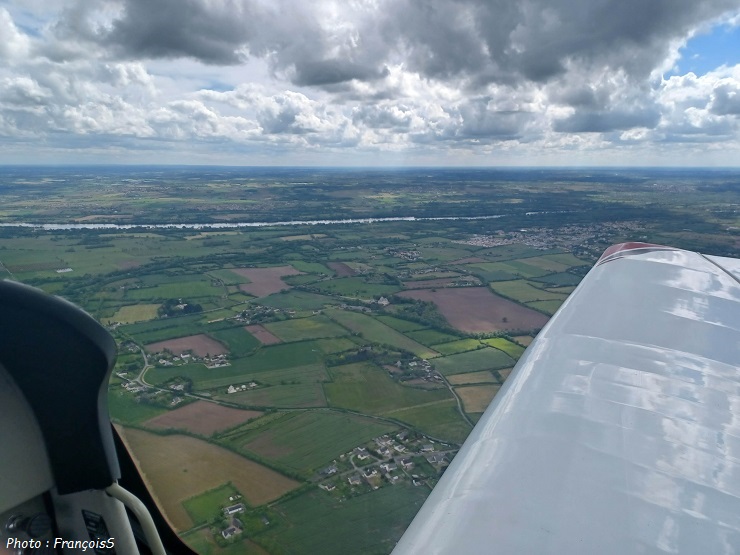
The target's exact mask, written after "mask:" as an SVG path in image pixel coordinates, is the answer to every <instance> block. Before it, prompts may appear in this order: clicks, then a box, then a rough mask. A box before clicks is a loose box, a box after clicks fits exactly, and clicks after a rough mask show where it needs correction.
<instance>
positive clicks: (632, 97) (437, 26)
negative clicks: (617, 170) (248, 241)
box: [0, 0, 740, 156]
mask: <svg viewBox="0 0 740 555" xmlns="http://www.w3.org/2000/svg"><path fill="white" fill-rule="evenodd" d="M55 10H56V11H49V10H48V9H47V8H46V5H45V4H44V3H42V2H39V1H37V0H9V3H8V4H7V7H2V8H0V36H2V40H0V62H1V63H0V134H3V135H4V136H5V137H13V136H18V137H19V136H44V137H47V138H48V140H55V141H61V142H63V141H64V140H65V137H67V138H69V137H76V138H77V139H79V138H80V137H90V138H92V137H94V136H97V137H105V140H112V139H111V137H122V138H125V141H127V142H125V143H120V144H126V145H131V144H138V145H139V148H143V146H142V145H143V144H144V143H135V141H144V142H145V141H148V140H157V141H172V144H175V143H178V142H179V144H183V145H184V144H185V142H186V141H193V142H197V143H199V144H204V145H211V144H215V143H216V142H218V143H219V144H220V145H223V144H226V143H229V144H233V145H237V146H238V147H239V148H242V147H243V148H247V146H249V148H252V149H259V148H260V146H261V145H263V146H264V145H266V146H269V145H273V146H274V145H282V147H284V148H285V149H288V150H289V149H290V148H293V149H294V151H293V152H299V150H300V149H303V148H308V149H318V150H321V149H327V150H331V149H334V150H335V151H337V152H339V151H341V150H342V149H350V148H353V149H357V150H358V151H362V152H375V151H379V150H388V149H391V150H398V151H402V150H403V149H408V151H409V152H419V151H421V150H422V149H426V150H427V151H428V152H432V151H436V152H438V153H441V155H442V156H445V155H446V154H445V152H446V151H448V150H449V149H453V148H454V149H462V151H465V152H479V153H491V152H495V151H496V149H501V150H504V149H507V150H510V149H514V148H520V149H521V151H522V152H526V153H531V154H537V153H538V152H539V151H542V150H543V149H562V150H564V151H572V152H575V151H579V150H580V151H590V152H599V151H601V152H604V151H606V150H608V149H610V148H621V149H622V151H621V152H627V150H625V149H626V147H627V146H629V145H634V148H635V149H639V148H640V146H641V145H642V146H644V145H648V146H650V145H657V144H660V143H667V142H684V143H688V142H697V143H698V142H702V141H723V142H724V143H725V144H731V145H733V146H732V148H737V145H738V142H739V141H740V139H739V136H738V126H739V125H740V118H738V117H737V116H738V114H740V73H739V72H740V65H738V66H734V67H724V68H718V69H716V70H715V71H712V72H708V73H707V74H705V75H701V76H697V75H694V74H686V75H673V76H671V77H669V78H666V79H662V78H661V74H662V73H661V72H663V71H665V70H666V69H667V68H669V67H670V66H671V64H674V63H675V61H676V60H677V59H678V56H679V55H680V54H679V47H680V46H681V44H682V43H683V42H685V41H686V40H687V39H688V37H690V36H691V35H692V33H695V32H697V29H700V28H701V29H708V28H711V26H712V24H713V23H712V22H716V21H720V20H721V21H722V22H723V24H725V25H737V24H739V23H738V21H740V19H738V17H740V16H739V15H738V13H740V12H738V11H737V2H736V0H706V1H704V2H695V1H689V0H671V1H663V0H658V1H655V2H643V1H641V0H623V1H619V2H618V1H616V0H605V1H598V2H595V1H593V0H522V1H520V2H511V1H509V0H322V1H320V2H295V1H294V0H160V1H157V2H149V1H146V0H79V1H76V2H73V3H72V2H70V3H66V4H63V7H62V8H55ZM732 10H734V11H732ZM80 140H81V139H80ZM70 141H71V140H70ZM91 142H92V139H91ZM76 144H80V143H79V141H78V142H77V143H76ZM160 144H161V143H160ZM168 144H169V143H168ZM204 148H205V147H204ZM637 151H638V150H635V152H637ZM284 152H287V150H285V151H284Z"/></svg>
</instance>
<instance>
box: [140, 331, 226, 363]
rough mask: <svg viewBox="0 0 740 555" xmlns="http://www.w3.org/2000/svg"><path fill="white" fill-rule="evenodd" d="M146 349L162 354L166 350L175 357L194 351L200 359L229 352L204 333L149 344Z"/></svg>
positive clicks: (221, 344)
mask: <svg viewBox="0 0 740 555" xmlns="http://www.w3.org/2000/svg"><path fill="white" fill-rule="evenodd" d="M145 348H146V350H147V351H149V352H150V353H161V352H162V351H164V350H165V349H166V350H168V351H169V352H171V353H173V354H175V355H181V354H182V353H185V352H187V351H192V352H193V353H195V354H196V355H198V356H199V357H204V356H206V355H211V356H213V355H224V354H227V353H228V352H229V350H228V349H227V348H226V346H225V345H224V344H223V343H219V342H218V341H216V340H215V339H213V338H211V337H208V336H207V335H205V334H203V333H199V334H198V335H188V336H187V337H178V338H177V339H168V340H167V341H157V342H156V343H149V345H145Z"/></svg>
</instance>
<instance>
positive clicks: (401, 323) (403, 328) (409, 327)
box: [377, 315, 426, 332]
mask: <svg viewBox="0 0 740 555" xmlns="http://www.w3.org/2000/svg"><path fill="white" fill-rule="evenodd" d="M377 319H378V320H380V321H381V322H383V323H384V324H385V325H387V326H390V327H392V328H393V329H394V330H397V331H400V332H407V331H414V330H423V329H425V328H426V326H425V325H424V324H419V323H418V322H412V321H411V320H403V319H402V318H396V317H394V316H385V315H383V316H378V317H377Z"/></svg>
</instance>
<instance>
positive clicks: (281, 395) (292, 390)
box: [216, 379, 326, 409]
mask: <svg viewBox="0 0 740 555" xmlns="http://www.w3.org/2000/svg"><path fill="white" fill-rule="evenodd" d="M244 381H246V380H244ZM288 381H289V380H287V379H285V380H283V382H286V383H283V384H279V385H272V386H270V387H260V388H258V389H254V390H251V391H244V392H241V393H233V394H231V395H223V394H220V395H217V397H216V398H218V399H221V400H223V401H228V402H230V403H236V404H237V405H241V406H244V407H249V408H253V407H254V408H260V409H261V408H269V407H278V408H307V407H325V406H326V400H325V399H324V390H323V389H322V387H321V384H320V383H318V382H316V381H313V382H311V383H297V384H292V383H287V382H288Z"/></svg>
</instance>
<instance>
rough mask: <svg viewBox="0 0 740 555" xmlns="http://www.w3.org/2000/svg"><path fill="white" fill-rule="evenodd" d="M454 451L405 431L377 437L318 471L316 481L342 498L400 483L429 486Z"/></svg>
mask: <svg viewBox="0 0 740 555" xmlns="http://www.w3.org/2000/svg"><path fill="white" fill-rule="evenodd" d="M456 452H457V448H454V447H452V446H450V445H447V444H445V443H441V442H436V441H434V440H432V439H429V438H426V437H423V436H422V437H416V436H415V435H413V434H410V433H409V432H408V431H407V430H404V431H401V432H399V433H397V434H395V435H393V436H390V435H383V436H380V437H376V438H375V439H374V440H372V442H370V443H368V444H366V445H362V446H358V447H355V448H354V449H353V450H352V451H349V452H347V453H344V454H342V455H340V456H339V458H338V459H336V460H334V461H333V462H332V463H331V464H330V465H329V466H327V467H325V468H323V469H321V470H320V471H319V472H318V474H317V477H316V479H317V480H318V481H319V487H320V488H322V489H323V490H325V491H328V492H334V491H337V490H338V491H340V493H341V494H342V495H347V494H349V495H355V494H360V493H363V492H364V491H370V490H376V489H379V488H380V487H382V486H383V485H388V484H397V483H399V482H401V481H408V482H410V483H412V484H413V485H414V486H422V485H428V486H429V487H431V486H432V485H433V483H434V482H436V479H437V477H438V476H439V474H440V473H441V472H442V470H443V469H444V467H446V466H447V465H448V464H449V461H451V460H452V458H453V457H454V455H455V453H456ZM347 487H349V490H348V489H347Z"/></svg>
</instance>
